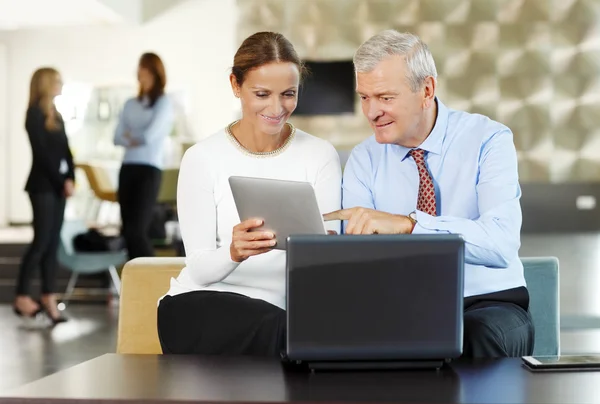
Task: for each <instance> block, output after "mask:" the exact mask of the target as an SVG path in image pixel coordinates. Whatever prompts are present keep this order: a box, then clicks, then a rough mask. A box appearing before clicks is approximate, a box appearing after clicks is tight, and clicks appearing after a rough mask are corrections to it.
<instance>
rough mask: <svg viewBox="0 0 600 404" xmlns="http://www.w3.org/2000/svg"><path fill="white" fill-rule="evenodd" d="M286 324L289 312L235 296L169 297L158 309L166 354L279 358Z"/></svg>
mask: <svg viewBox="0 0 600 404" xmlns="http://www.w3.org/2000/svg"><path fill="white" fill-rule="evenodd" d="M285 325H286V316H285V311H284V310H282V309H280V308H279V307H277V306H274V305H272V304H270V303H267V302H265V301H263V300H259V299H252V298H249V297H247V296H243V295H238V294H235V293H227V292H212V291H196V292H188V293H183V294H180V295H177V296H165V297H164V298H163V299H162V300H161V302H160V304H159V306H158V335H159V338H160V345H161V347H162V351H163V353H165V354H204V355H219V354H220V355H253V356H272V357H279V355H280V354H281V351H282V350H283V349H284V348H285Z"/></svg>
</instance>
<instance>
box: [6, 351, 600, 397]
mask: <svg viewBox="0 0 600 404" xmlns="http://www.w3.org/2000/svg"><path fill="white" fill-rule="evenodd" d="M0 396H1V397H0V403H24V402H28V403H42V402H43V403H59V402H60V403H64V402H71V403H75V402H77V403H108V402H123V401H124V402H128V403H142V402H144V403H175V402H185V401H199V402H220V403H238V402H246V403H248V402H260V403H284V402H316V401H320V402H338V403H339V402H346V401H355V402H356V401H359V402H360V401H362V402H371V403H376V402H401V403H402V402H405V403H440V402H448V403H494V404H497V403H560V404H564V403H598V402H600V372H595V371H588V372H561V373H531V372H529V371H528V370H526V369H525V368H523V367H522V366H521V361H520V359H500V360H491V361H476V362H468V361H464V362H461V361H458V362H456V363H455V364H453V365H452V367H451V368H449V369H445V370H442V371H439V372H436V371H435V370H433V371H431V370H421V371H389V372H338V373H315V374H310V373H306V372H295V371H289V370H285V369H284V368H283V367H282V365H281V364H280V363H279V362H278V361H276V360H268V359H258V358H223V357H218V358H217V357H212V358H211V357H193V356H166V355H165V356H162V355H116V354H107V355H104V356H101V357H98V358H96V359H93V360H90V361H88V362H85V363H82V364H80V365H77V366H74V367H72V368H70V369H67V370H64V371H61V372H58V373H55V374H53V375H50V376H48V377H45V378H43V379H40V380H38V381H35V382H33V383H29V384H27V385H24V386H22V387H20V388H18V389H15V390H13V391H10V392H7V393H4V394H1V395H0Z"/></svg>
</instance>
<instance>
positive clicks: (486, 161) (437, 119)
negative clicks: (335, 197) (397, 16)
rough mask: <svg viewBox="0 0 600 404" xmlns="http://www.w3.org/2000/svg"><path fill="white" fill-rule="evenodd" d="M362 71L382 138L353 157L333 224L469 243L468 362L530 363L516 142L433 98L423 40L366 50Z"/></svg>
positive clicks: (496, 126)
mask: <svg viewBox="0 0 600 404" xmlns="http://www.w3.org/2000/svg"><path fill="white" fill-rule="evenodd" d="M354 65H355V70H356V81H357V92H358V94H359V95H360V98H361V103H362V110H363V113H364V115H365V116H366V117H367V118H368V120H369V123H370V124H371V127H372V128H373V131H374V136H371V137H370V138H368V139H367V140H365V141H364V142H362V143H361V144H359V145H358V146H357V147H356V148H355V149H354V150H353V151H352V154H351V156H350V158H349V160H348V163H347V165H346V168H345V170H344V179H343V209H342V210H341V211H337V212H332V213H330V214H327V215H325V219H326V220H334V219H338V220H339V219H342V220H346V224H345V233H347V234H375V233H378V234H394V233H414V234H416V233H427V234H436V233H442V234H444V233H458V234H462V235H463V237H464V239H465V242H466V251H465V261H466V264H465V305H464V307H465V313H464V327H465V329H464V347H463V355H464V356H470V357H501V356H523V355H530V354H531V353H532V351H533V340H534V328H533V323H532V320H531V317H530V315H529V312H528V307H529V294H528V292H527V288H526V285H525V279H524V275H523V266H522V264H521V261H520V259H519V256H518V250H519V246H520V228H521V207H520V204H519V198H520V196H521V191H520V186H519V180H518V173H517V156H516V151H515V147H514V144H513V138H512V132H511V131H510V129H509V128H507V127H506V126H504V125H502V124H500V123H498V122H495V121H493V120H491V119H489V118H488V117H485V116H482V115H478V114H469V113H466V112H462V111H455V110H452V109H450V108H448V107H446V106H445V105H444V104H443V103H442V102H441V101H440V100H439V99H438V98H437V97H436V95H435V90H436V77H437V72H436V68H435V62H434V60H433V57H432V55H431V53H430V52H429V50H428V48H427V45H426V44H425V43H423V42H422V41H421V40H420V39H419V38H418V37H417V36H415V35H412V34H402V33H399V32H396V31H393V30H387V31H383V32H381V33H379V34H377V35H375V36H374V37H372V38H371V39H369V40H368V41H366V42H365V43H364V44H362V45H361V47H360V48H359V49H358V50H357V52H356V54H355V56H354ZM432 281H435V280H432ZM408 326H409V325H408Z"/></svg>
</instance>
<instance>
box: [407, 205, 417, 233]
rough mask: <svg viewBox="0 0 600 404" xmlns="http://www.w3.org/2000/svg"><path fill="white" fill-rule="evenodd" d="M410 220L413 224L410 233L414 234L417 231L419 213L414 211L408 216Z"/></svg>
mask: <svg viewBox="0 0 600 404" xmlns="http://www.w3.org/2000/svg"><path fill="white" fill-rule="evenodd" d="M407 217H408V220H410V222H411V223H412V229H410V232H411V233H412V232H413V230H414V229H415V226H416V225H417V212H416V211H414V210H413V211H412V212H410V213H409V214H408V216H407Z"/></svg>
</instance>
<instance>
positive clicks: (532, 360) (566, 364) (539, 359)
mask: <svg viewBox="0 0 600 404" xmlns="http://www.w3.org/2000/svg"><path fill="white" fill-rule="evenodd" d="M522 360H523V363H524V364H525V366H526V367H527V368H529V369H530V370H532V371H550V370H554V371H561V370H563V371H564V370H600V355H556V356H524V357H523V358H522Z"/></svg>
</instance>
